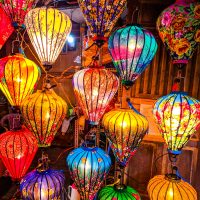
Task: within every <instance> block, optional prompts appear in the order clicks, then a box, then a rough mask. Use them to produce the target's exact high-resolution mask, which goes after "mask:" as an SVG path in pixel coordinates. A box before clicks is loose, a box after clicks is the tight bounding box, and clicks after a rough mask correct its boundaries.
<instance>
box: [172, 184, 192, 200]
mask: <svg viewBox="0 0 200 200" xmlns="http://www.w3.org/2000/svg"><path fill="white" fill-rule="evenodd" d="M175 186H176V189H177V190H178V192H179V195H180V196H181V200H184V197H183V195H182V193H181V190H180V189H179V186H178V185H177V184H175ZM175 191H176V190H175ZM183 191H184V193H185V194H186V196H187V197H188V199H189V200H190V197H189V196H188V194H187V192H186V191H185V190H184V188H183Z"/></svg>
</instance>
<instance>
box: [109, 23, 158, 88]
mask: <svg viewBox="0 0 200 200" xmlns="http://www.w3.org/2000/svg"><path fill="white" fill-rule="evenodd" d="M108 48H109V50H110V53H111V56H112V58H113V63H114V66H115V68H116V69H117V72H118V73H119V75H120V76H121V78H122V83H123V84H124V85H126V86H131V85H133V83H134V81H135V80H136V79H137V78H138V76H139V75H140V74H141V73H142V72H143V71H144V70H145V68H146V67H147V66H148V65H149V64H150V62H151V61H152V59H153V57H154V56H155V54H156V51H157V43H156V40H155V38H154V36H153V34H152V33H151V32H149V31H148V30H146V29H144V28H142V27H141V26H140V25H128V26H126V27H123V28H119V29H118V30H116V31H115V32H114V33H113V34H112V35H111V36H110V38H109V41H108Z"/></svg>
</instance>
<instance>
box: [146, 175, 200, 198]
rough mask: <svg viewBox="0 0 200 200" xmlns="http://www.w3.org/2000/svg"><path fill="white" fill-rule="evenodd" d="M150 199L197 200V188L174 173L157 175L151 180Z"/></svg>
mask: <svg viewBox="0 0 200 200" xmlns="http://www.w3.org/2000/svg"><path fill="white" fill-rule="evenodd" d="M147 191H148V194H149V197H150V200H158V199H159V200H172V199H174V200H175V199H177V200H186V199H188V200H197V192H196V190H195V189H194V188H193V187H192V186H191V185H190V184H189V183H187V182H185V181H183V180H182V179H180V178H179V177H177V176H176V175H174V174H167V175H157V176H155V177H154V178H152V179H151V180H150V181H149V184H148V186H147Z"/></svg>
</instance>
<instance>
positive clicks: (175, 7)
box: [157, 0, 200, 64]
mask: <svg viewBox="0 0 200 200" xmlns="http://www.w3.org/2000/svg"><path fill="white" fill-rule="evenodd" d="M157 29H158V32H159V35H160V38H161V40H162V42H163V43H164V45H165V46H166V47H167V49H168V51H169V53H170V56H171V58H172V60H173V63H178V64H187V63H188V60H189V59H190V58H191V57H192V55H193V52H194V51H195V49H196V48H197V46H198V43H199V42H200V3H197V1H195V0H176V2H175V3H174V4H172V5H171V6H169V7H168V8H166V9H165V10H164V11H163V12H162V13H161V14H160V16H159V17H158V20H157Z"/></svg>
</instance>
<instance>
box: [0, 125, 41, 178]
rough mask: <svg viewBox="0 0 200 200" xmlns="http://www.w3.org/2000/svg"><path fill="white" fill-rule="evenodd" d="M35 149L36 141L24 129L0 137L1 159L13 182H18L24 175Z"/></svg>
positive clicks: (36, 146)
mask: <svg viewBox="0 0 200 200" xmlns="http://www.w3.org/2000/svg"><path fill="white" fill-rule="evenodd" d="M37 149H38V145H37V140H36V139H35V137H34V135H33V134H32V133H31V132H30V131H29V130H28V129H26V128H25V127H23V128H22V129H20V130H16V131H7V132H5V133H3V134H2V135H0V156H1V159H2V161H3V163H4V165H5V166H6V168H7V169H8V171H9V173H10V176H11V177H12V178H13V179H15V180H20V179H21V178H22V177H23V176H24V175H25V174H26V172H27V170H28V168H29V166H30V164H31V162H32V160H33V158H34V156H35V154H36V152H37Z"/></svg>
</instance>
